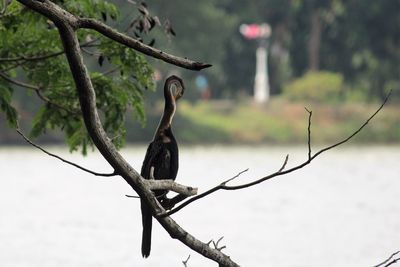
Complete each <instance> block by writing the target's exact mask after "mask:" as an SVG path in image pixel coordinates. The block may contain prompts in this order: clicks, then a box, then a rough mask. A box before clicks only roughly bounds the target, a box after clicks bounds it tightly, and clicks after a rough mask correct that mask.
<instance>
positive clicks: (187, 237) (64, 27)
mask: <svg viewBox="0 0 400 267" xmlns="http://www.w3.org/2000/svg"><path fill="white" fill-rule="evenodd" d="M18 1H19V2H20V3H22V4H24V5H25V6H27V7H29V8H31V9H32V10H34V11H36V12H38V13H40V14H42V15H44V16H45V17H47V18H48V19H50V20H51V21H53V23H54V24H55V25H56V27H57V28H58V30H59V34H60V37H61V41H62V43H63V46H64V49H65V54H66V57H67V60H68V63H69V66H70V70H71V74H72V76H73V79H74V81H75V84H76V88H77V91H78V96H79V102H80V106H81V110H82V116H83V120H84V122H85V125H86V128H87V130H88V133H89V135H90V136H91V138H92V141H93V143H94V144H95V145H96V147H97V148H98V150H99V152H100V153H101V154H102V155H103V157H104V158H105V159H106V160H107V161H108V162H109V164H110V165H111V166H112V167H113V168H114V170H115V172H116V173H117V174H118V175H120V176H121V177H123V178H124V180H125V181H126V182H127V183H128V184H129V185H130V186H131V187H132V189H133V190H135V191H136V193H137V194H138V195H139V196H140V197H141V198H142V199H143V200H144V201H146V202H147V204H148V206H149V207H150V208H151V210H152V213H153V215H155V214H160V213H162V212H164V209H163V208H162V207H161V206H160V205H159V203H158V201H157V199H156V198H155V197H154V195H153V193H152V191H151V190H150V189H149V188H148V187H147V186H146V182H145V179H143V178H142V177H141V176H140V175H139V173H138V172H137V171H136V170H134V169H133V168H132V167H131V166H130V164H129V163H128V162H127V161H126V160H125V159H124V158H123V157H122V156H121V155H120V154H119V153H118V151H117V149H116V147H115V146H114V144H113V143H112V142H111V140H110V138H109V137H108V136H107V134H106V132H105V130H104V128H103V126H102V124H101V121H100V118H99V114H98V111H97V107H96V94H95V91H94V88H93V84H92V82H91V80H90V76H89V73H88V71H87V69H86V67H85V65H84V62H83V58H82V54H81V51H80V48H79V41H78V38H77V35H76V33H75V30H76V29H78V28H79V27H78V26H79V23H78V21H79V19H77V18H76V17H75V16H73V15H71V14H70V13H68V12H66V11H65V10H63V9H61V8H60V7H59V6H57V5H55V4H54V3H52V2H50V1H48V0H41V1H35V0H18ZM87 23H88V24H87V25H86V26H91V25H92V26H93V27H94V28H96V27H97V26H99V25H100V26H101V29H99V30H104V31H105V32H104V33H106V34H108V35H110V37H118V38H116V39H119V38H122V40H130V39H132V38H130V37H129V38H127V36H125V35H122V34H119V33H118V34H116V32H115V31H113V30H112V31H110V29H111V28H109V27H108V26H106V27H103V26H102V24H95V23H93V21H92V22H90V21H89V22H87ZM81 26H82V25H81ZM132 40H134V39H132ZM149 51H153V50H149ZM151 53H154V51H153V52H151ZM151 53H150V55H151ZM162 55H163V56H162V57H163V58H161V59H163V60H165V61H166V62H168V61H171V58H172V59H176V62H175V63H176V64H181V65H182V64H184V65H186V66H187V67H189V68H192V69H196V66H197V67H199V63H195V64H194V65H191V64H189V65H187V63H188V60H184V59H180V58H176V57H172V56H170V55H166V54H164V53H163V54H162ZM167 60H168V61H167ZM200 64H202V63H200ZM200 66H203V67H204V66H205V65H204V64H203V65H200ZM156 219H157V220H158V222H159V223H160V224H161V225H162V227H164V229H165V230H166V231H167V232H168V233H169V234H170V236H171V237H172V238H174V239H178V240H180V241H181V242H182V243H184V244H185V245H186V246H188V247H190V248H191V249H192V250H194V251H196V252H198V253H200V254H201V255H203V256H204V257H207V258H209V259H211V260H213V261H216V262H218V263H219V264H220V265H222V266H238V264H236V263H235V262H234V261H232V259H231V258H230V257H229V256H227V255H225V254H224V253H222V252H221V251H218V250H217V249H213V248H211V247H209V246H208V245H207V244H205V243H203V242H201V241H200V240H198V239H196V238H195V237H194V236H192V235H191V234H189V233H188V232H186V231H185V230H184V229H183V228H182V227H180V226H179V225H178V224H177V223H176V222H175V221H174V220H173V219H172V218H170V217H162V218H161V217H156Z"/></svg>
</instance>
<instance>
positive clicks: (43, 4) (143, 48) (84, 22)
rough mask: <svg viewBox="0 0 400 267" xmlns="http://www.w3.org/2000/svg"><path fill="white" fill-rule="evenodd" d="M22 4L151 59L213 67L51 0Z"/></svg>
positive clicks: (29, 0) (58, 22)
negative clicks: (174, 53)
mask: <svg viewBox="0 0 400 267" xmlns="http://www.w3.org/2000/svg"><path fill="white" fill-rule="evenodd" d="M18 1H19V2H20V3H22V4H24V5H25V6H27V7H29V8H30V9H32V10H34V11H36V12H39V13H40V14H42V15H44V16H46V17H47V18H48V19H50V20H51V21H53V23H54V24H55V25H56V26H57V25H62V24H64V25H65V24H68V25H69V27H71V28H72V30H74V31H75V30H76V29H78V28H85V29H92V30H95V31H97V32H99V33H101V34H102V35H104V36H106V37H108V38H110V39H111V40H114V41H116V42H118V43H120V44H123V45H125V46H128V47H130V48H133V49H135V50H136V51H138V52H141V53H143V54H145V55H148V56H150V57H154V58H158V59H161V60H162V61H165V62H167V63H170V64H173V65H176V66H178V67H182V68H186V69H190V70H201V69H204V68H208V67H211V65H210V64H206V63H201V62H197V61H193V60H190V59H187V58H181V57H177V56H174V55H171V54H168V53H165V52H163V51H161V50H158V49H155V48H153V47H151V46H148V45H146V44H143V43H141V42H140V41H138V40H137V39H135V38H132V37H130V36H128V35H126V34H123V33H121V32H118V31H117V30H115V29H113V28H111V27H109V26H108V25H106V24H104V23H102V22H100V21H97V20H95V19H91V18H80V17H77V16H74V15H72V14H71V13H69V12H67V11H66V10H64V9H62V8H61V7H59V6H58V5H56V4H54V3H53V2H51V1H49V0H43V1H33V0H18Z"/></svg>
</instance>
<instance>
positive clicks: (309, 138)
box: [305, 107, 312, 160]
mask: <svg viewBox="0 0 400 267" xmlns="http://www.w3.org/2000/svg"><path fill="white" fill-rule="evenodd" d="M305 110H306V111H307V112H308V127H307V133H308V134H307V143H308V159H309V160H310V159H311V116H312V111H310V110H308V109H307V108H306V107H305Z"/></svg>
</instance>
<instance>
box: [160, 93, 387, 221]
mask: <svg viewBox="0 0 400 267" xmlns="http://www.w3.org/2000/svg"><path fill="white" fill-rule="evenodd" d="M390 94H391V92H389V94H388V95H387V96H386V98H385V99H384V101H383V102H382V104H381V105H380V106H379V108H378V109H377V110H376V111H375V112H374V113H373V114H372V115H371V116H370V117H369V118H368V119H367V120H366V121H365V122H364V123H363V124H362V125H361V126H360V128H358V129H357V130H356V131H354V132H353V133H352V134H351V135H350V136H348V137H347V138H345V139H343V140H342V141H339V142H337V143H335V144H333V145H330V146H328V147H325V148H323V149H321V150H319V151H318V152H317V153H315V154H314V155H312V154H311V115H312V112H311V111H309V110H307V109H306V110H307V112H308V114H309V119H308V140H307V143H308V159H307V160H306V161H305V162H303V163H301V164H299V165H297V166H295V167H292V168H290V169H287V170H284V169H285V167H286V164H287V162H288V158H289V155H287V156H286V158H285V161H284V163H283V165H282V167H281V168H280V169H279V170H278V171H276V172H274V173H272V174H270V175H267V176H264V177H262V178H260V179H257V180H255V181H253V182H249V183H245V184H241V185H235V186H229V185H226V184H227V182H229V181H230V179H228V180H226V181H225V182H223V183H221V184H219V185H217V186H215V187H213V188H211V189H209V190H207V191H206V192H204V193H201V194H199V195H197V196H195V197H192V198H190V199H188V200H186V201H185V202H183V203H181V204H180V205H178V206H177V207H176V208H174V209H172V210H170V211H168V212H166V213H164V214H159V216H170V215H172V214H174V213H176V212H178V211H179V210H181V209H182V208H184V207H186V206H187V205H189V204H191V203H193V202H194V201H196V200H199V199H201V198H203V197H205V196H207V195H210V194H212V193H214V192H216V191H218V190H239V189H244V188H248V187H251V186H254V185H256V184H259V183H262V182H265V181H267V180H270V179H272V178H274V177H277V176H281V175H285V174H288V173H291V172H294V171H297V170H299V169H301V168H303V167H305V166H307V165H308V164H310V163H311V161H313V160H314V159H315V158H316V157H318V156H319V155H321V154H322V153H323V152H326V151H328V150H330V149H332V148H335V147H337V146H339V145H342V144H344V143H346V142H347V141H349V140H350V139H351V138H353V137H354V136H356V135H357V134H358V133H359V132H360V131H361V130H362V129H364V127H365V126H367V124H368V123H369V122H370V121H371V120H372V119H373V118H374V117H375V116H376V114H378V113H379V111H380V110H381V109H382V108H383V106H384V105H385V104H386V102H387V101H388V99H389V97H390Z"/></svg>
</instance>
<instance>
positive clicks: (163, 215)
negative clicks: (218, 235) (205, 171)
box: [157, 169, 249, 217]
mask: <svg viewBox="0 0 400 267" xmlns="http://www.w3.org/2000/svg"><path fill="white" fill-rule="evenodd" d="M248 170H249V169H246V170H243V171H241V172H239V173H238V174H236V175H235V176H234V177H232V178H229V179H228V180H225V181H223V182H222V183H220V184H219V185H217V186H215V187H213V188H211V189H209V190H207V191H205V192H203V193H201V194H199V195H197V196H195V197H192V198H189V199H188V200H187V201H185V202H183V203H182V204H180V205H179V206H178V207H176V208H174V209H172V210H170V211H168V212H165V213H160V214H158V215H157V216H160V217H165V216H170V215H172V214H174V213H176V212H178V211H179V210H181V209H183V208H184V207H185V206H187V205H189V204H190V203H192V202H194V201H196V200H198V199H201V198H203V197H205V196H207V195H209V194H212V193H214V192H215V191H218V190H220V189H222V188H223V187H224V186H226V183H228V182H229V181H232V180H233V179H235V178H237V177H239V175H241V174H242V173H244V172H247V171H248Z"/></svg>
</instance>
